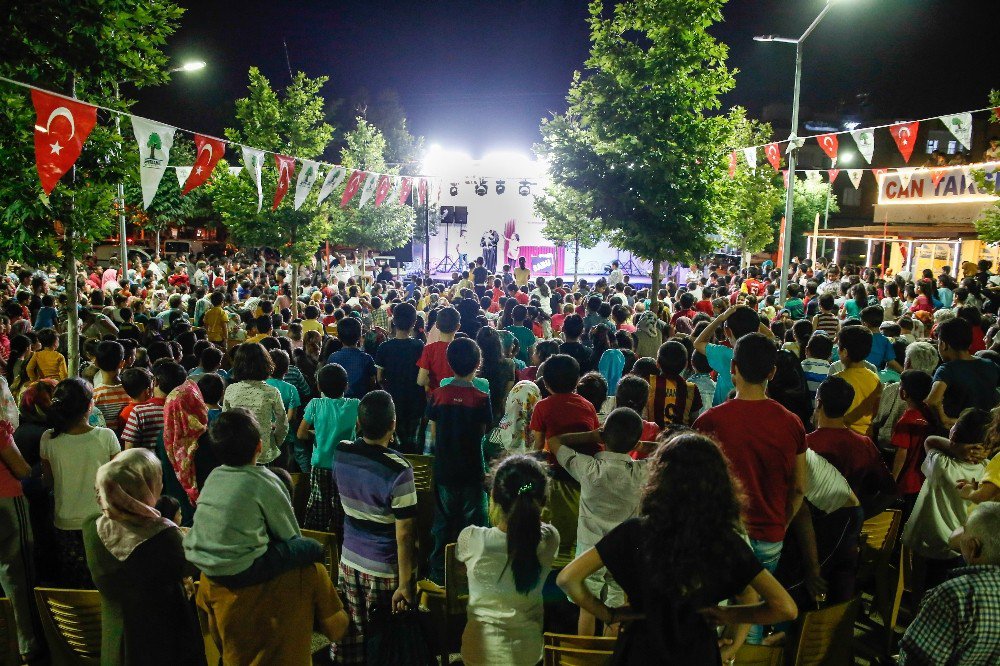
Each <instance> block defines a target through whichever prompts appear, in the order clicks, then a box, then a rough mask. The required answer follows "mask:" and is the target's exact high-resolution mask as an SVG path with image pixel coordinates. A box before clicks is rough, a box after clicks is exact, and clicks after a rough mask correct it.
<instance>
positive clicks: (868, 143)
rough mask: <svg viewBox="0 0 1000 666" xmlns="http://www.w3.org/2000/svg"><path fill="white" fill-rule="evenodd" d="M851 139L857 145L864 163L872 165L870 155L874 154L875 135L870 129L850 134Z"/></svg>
mask: <svg viewBox="0 0 1000 666" xmlns="http://www.w3.org/2000/svg"><path fill="white" fill-rule="evenodd" d="M851 138H852V139H854V143H856V144H858V150H859V151H860V152H861V156H862V157H864V158H865V162H868V164H871V163H872V155H874V154H875V133H874V132H872V131H871V130H870V129H860V130H854V131H853V132H851Z"/></svg>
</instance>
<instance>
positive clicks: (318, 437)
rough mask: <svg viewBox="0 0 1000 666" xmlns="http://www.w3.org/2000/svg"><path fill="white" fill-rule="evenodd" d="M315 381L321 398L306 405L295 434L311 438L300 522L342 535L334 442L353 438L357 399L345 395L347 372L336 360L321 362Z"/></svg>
mask: <svg viewBox="0 0 1000 666" xmlns="http://www.w3.org/2000/svg"><path fill="white" fill-rule="evenodd" d="M317 383H318V385H319V391H320V393H321V394H322V395H321V397H318V398H313V399H312V400H310V401H309V404H308V405H306V410H305V413H304V414H303V415H302V422H301V423H300V424H299V431H298V433H297V434H298V437H297V446H298V442H301V443H302V445H306V444H308V442H309V441H310V440H314V442H313V446H312V457H311V458H310V460H309V465H308V467H307V468H308V469H309V470H310V472H309V503H308V504H307V505H306V515H305V520H304V521H303V525H305V527H306V528H307V529H313V530H322V531H324V532H335V533H337V534H341V533H342V532H341V525H342V523H343V509H342V508H341V507H340V498H339V496H338V494H337V486H336V485H335V483H334V474H333V470H334V456H335V455H336V453H335V452H336V448H337V444H339V443H340V442H342V441H345V440H346V441H353V440H354V427H355V424H356V423H357V421H358V405H359V404H360V402H359V400H358V399H357V398H345V397H344V392H345V391H346V390H347V371H346V370H344V368H342V367H341V366H340V365H338V364H336V363H330V364H328V365H324V366H323V367H322V368H321V369H320V371H319V373H318V375H317ZM305 453H306V451H305V449H304V448H303V449H302V450H297V451H296V453H295V459H296V460H299V459H300V458H303V457H305Z"/></svg>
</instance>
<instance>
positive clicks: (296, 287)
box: [292, 262, 299, 319]
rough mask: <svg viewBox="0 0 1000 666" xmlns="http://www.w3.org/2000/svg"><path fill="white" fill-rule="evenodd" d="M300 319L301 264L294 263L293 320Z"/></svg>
mask: <svg viewBox="0 0 1000 666" xmlns="http://www.w3.org/2000/svg"><path fill="white" fill-rule="evenodd" d="M298 318H299V264H298V262H293V263H292V319H298Z"/></svg>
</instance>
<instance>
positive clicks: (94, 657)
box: [35, 587, 101, 666]
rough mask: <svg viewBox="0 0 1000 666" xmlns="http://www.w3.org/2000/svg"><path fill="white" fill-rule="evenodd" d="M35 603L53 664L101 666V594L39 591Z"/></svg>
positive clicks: (71, 591) (43, 588)
mask: <svg viewBox="0 0 1000 666" xmlns="http://www.w3.org/2000/svg"><path fill="white" fill-rule="evenodd" d="M35 599H36V600H37V601H38V612H39V614H40V615H41V619H42V629H43V630H44V632H45V640H46V642H47V643H48V645H49V651H50V652H51V655H52V663H53V664H55V665H56V666H59V665H61V664H65V665H67V666H70V665H73V666H76V665H77V664H100V662H101V593H100V592H98V591H97V590H60V589H54V588H47V587H36V588H35Z"/></svg>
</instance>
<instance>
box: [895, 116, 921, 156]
mask: <svg viewBox="0 0 1000 666" xmlns="http://www.w3.org/2000/svg"><path fill="white" fill-rule="evenodd" d="M919 127H920V121H919V120H915V121H913V122H912V123H898V124H896V125H893V126H892V127H890V128H889V134H891V135H892V138H893V139H895V140H896V147H897V148H899V152H900V154H901V155H902V156H903V161H905V162H906V163H907V164H909V163H910V155H912V154H913V147H914V146H916V145H917V129H918V128H919Z"/></svg>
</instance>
